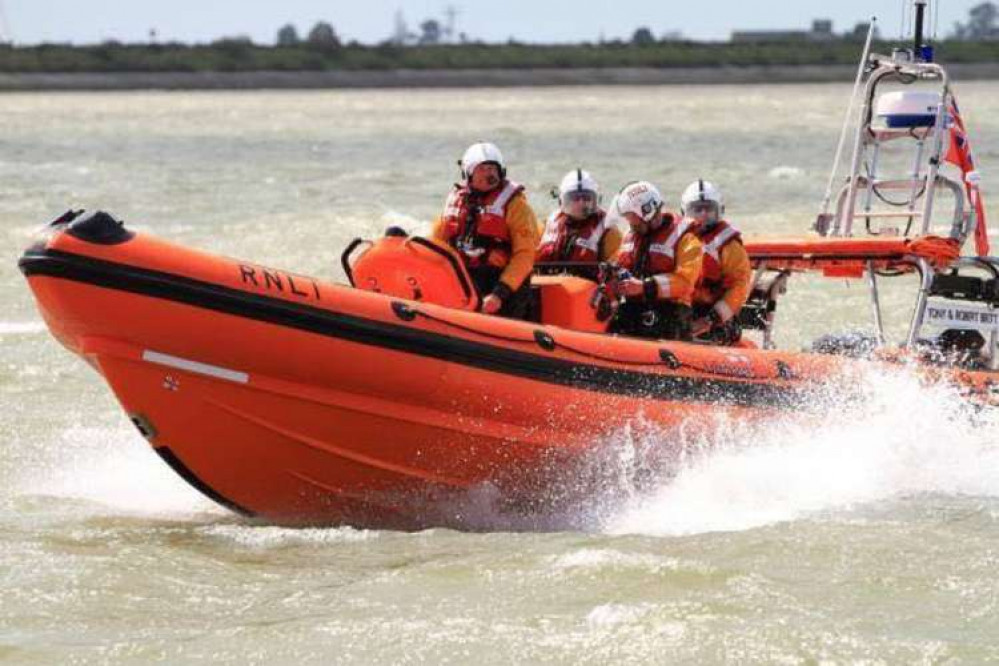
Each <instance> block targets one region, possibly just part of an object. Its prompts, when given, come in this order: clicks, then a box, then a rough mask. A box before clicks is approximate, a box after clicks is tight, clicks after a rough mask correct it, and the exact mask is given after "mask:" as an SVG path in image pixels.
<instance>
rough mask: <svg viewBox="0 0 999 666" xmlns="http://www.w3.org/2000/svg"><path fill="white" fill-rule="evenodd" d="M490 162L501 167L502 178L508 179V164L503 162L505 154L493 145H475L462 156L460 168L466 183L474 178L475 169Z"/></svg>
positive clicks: (459, 163)
mask: <svg viewBox="0 0 999 666" xmlns="http://www.w3.org/2000/svg"><path fill="white" fill-rule="evenodd" d="M488 162H492V163H494V164H495V165H496V166H498V167H499V170H500V178H506V162H504V161H503V153H501V152H500V149H499V148H497V147H496V144H493V143H473V144H472V145H471V146H469V147H468V150H466V151H465V154H464V155H462V157H461V161H460V162H458V166H460V167H461V176H462V178H464V179H465V180H466V181H467V180H468V179H469V178H471V177H472V172H473V171H475V167H477V166H479V165H480V164H486V163H488Z"/></svg>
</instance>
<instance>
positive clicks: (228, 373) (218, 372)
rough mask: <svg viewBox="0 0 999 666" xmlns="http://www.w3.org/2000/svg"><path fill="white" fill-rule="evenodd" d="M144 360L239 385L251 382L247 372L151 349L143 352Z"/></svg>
mask: <svg viewBox="0 0 999 666" xmlns="http://www.w3.org/2000/svg"><path fill="white" fill-rule="evenodd" d="M142 360H143V361H149V362H150V363H156V364H159V365H165V366H168V367H171V368H177V369H178V370H187V371H188V372H195V373H197V374H199V375H207V376H209V377H217V378H219V379H227V380H229V381H230V382H237V383H239V384H246V383H248V382H249V381H250V376H249V375H248V374H246V373H245V372H239V371H238V370H229V369H228V368H220V367H219V366H217V365H208V364H207V363H199V362H198V361H191V360H188V359H186V358H180V357H178V356H170V355H169V354H161V353H160V352H155V351H150V350H149V349H146V350H145V351H143V352H142Z"/></svg>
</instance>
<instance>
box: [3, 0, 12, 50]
mask: <svg viewBox="0 0 999 666" xmlns="http://www.w3.org/2000/svg"><path fill="white" fill-rule="evenodd" d="M13 43H14V33H13V32H11V29H10V24H9V23H8V22H7V13H6V12H5V11H4V8H3V0H0V44H13Z"/></svg>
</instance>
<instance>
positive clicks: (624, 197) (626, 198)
mask: <svg viewBox="0 0 999 666" xmlns="http://www.w3.org/2000/svg"><path fill="white" fill-rule="evenodd" d="M665 205H666V202H665V201H664V200H663V195H662V194H660V193H659V190H658V189H656V186H655V185H653V184H652V183H650V182H648V181H645V180H639V181H636V182H634V183H629V184H627V185H625V186H624V189H622V190H621V191H620V192H619V193H618V195H617V197H615V198H614V209H615V211H616V212H617V213H618V214H620V215H621V217H624V215H625V214H626V213H634V214H635V215H637V216H638V217H640V218H641V219H642V220H643V221H644V222H649V223H652V222H653V221H654V220H655V219H656V215H658V214H659V213H660V212H661V211H662V209H663V207H664V206H665Z"/></svg>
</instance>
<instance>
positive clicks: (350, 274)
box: [340, 238, 372, 287]
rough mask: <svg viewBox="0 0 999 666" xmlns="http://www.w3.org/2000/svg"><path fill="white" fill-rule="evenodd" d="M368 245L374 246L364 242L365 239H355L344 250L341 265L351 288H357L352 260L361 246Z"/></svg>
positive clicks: (369, 242)
mask: <svg viewBox="0 0 999 666" xmlns="http://www.w3.org/2000/svg"><path fill="white" fill-rule="evenodd" d="M365 243H367V244H368V245H369V246H370V245H372V243H371V241H367V240H364V239H363V238H355V239H354V240H352V241H350V244H349V245H348V246H347V247H346V248H344V251H343V253H342V254H341V255H340V265H341V266H342V267H343V272H344V273H345V274H346V275H347V281H348V282H350V286H351V287H356V286H357V285H356V284H354V269H353V268H352V265H351V262H350V258H351V255H353V254H354V250H356V249H357V248H358V247H359V246H361V245H364V244H365Z"/></svg>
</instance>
